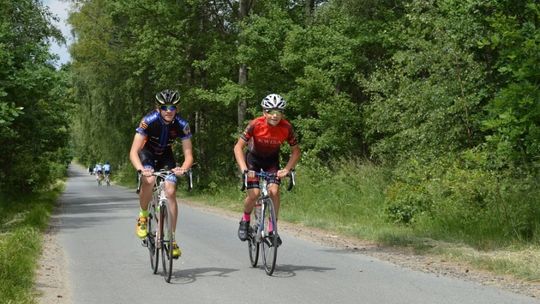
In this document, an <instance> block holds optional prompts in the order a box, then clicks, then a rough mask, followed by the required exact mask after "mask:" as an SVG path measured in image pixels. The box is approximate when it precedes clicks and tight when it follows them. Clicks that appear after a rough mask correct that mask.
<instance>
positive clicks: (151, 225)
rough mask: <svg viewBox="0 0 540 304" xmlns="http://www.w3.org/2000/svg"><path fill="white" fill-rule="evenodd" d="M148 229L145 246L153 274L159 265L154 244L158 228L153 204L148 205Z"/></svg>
mask: <svg viewBox="0 0 540 304" xmlns="http://www.w3.org/2000/svg"><path fill="white" fill-rule="evenodd" d="M147 227H148V228H147V229H148V231H147V235H146V246H148V254H149V255H150V268H151V269H152V272H153V273H154V274H156V273H157V271H158V265H159V255H158V253H159V252H158V250H157V246H156V244H157V243H156V242H158V240H157V228H158V221H157V217H156V212H155V208H154V207H153V206H151V207H150V214H149V215H148V226H147Z"/></svg>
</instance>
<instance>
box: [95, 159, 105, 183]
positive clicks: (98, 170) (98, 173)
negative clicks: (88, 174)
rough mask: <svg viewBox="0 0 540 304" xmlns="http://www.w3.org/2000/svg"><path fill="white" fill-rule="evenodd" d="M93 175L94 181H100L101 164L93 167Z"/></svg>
mask: <svg viewBox="0 0 540 304" xmlns="http://www.w3.org/2000/svg"><path fill="white" fill-rule="evenodd" d="M94 174H95V175H96V180H100V179H102V174H103V166H102V165H101V163H97V164H96V166H95V167H94Z"/></svg>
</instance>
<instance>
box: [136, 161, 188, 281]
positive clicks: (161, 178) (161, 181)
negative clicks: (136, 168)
mask: <svg viewBox="0 0 540 304" xmlns="http://www.w3.org/2000/svg"><path fill="white" fill-rule="evenodd" d="M152 175H153V176H155V177H156V181H155V183H154V188H153V191H152V200H151V201H150V204H149V207H148V213H149V214H148V221H147V225H146V229H147V235H146V238H145V239H144V240H143V246H146V247H147V248H148V252H149V254H150V267H151V268H152V271H153V273H154V274H157V273H158V270H159V257H160V255H161V261H162V267H163V276H164V278H165V281H166V282H167V283H170V281H171V276H172V265H173V260H174V258H173V254H172V252H173V250H172V244H173V242H174V241H175V240H174V234H173V232H174V231H172V224H173V223H172V215H171V213H170V212H169V200H168V199H167V196H166V195H165V179H166V178H167V176H169V175H174V173H173V172H172V171H171V170H166V169H165V170H160V171H156V172H154V173H152ZM183 176H186V177H187V178H188V186H187V187H188V191H190V190H191V189H192V188H193V175H192V172H191V170H188V171H187V172H186V173H184V175H183ZM137 185H138V186H137V194H138V193H139V192H140V186H141V172H138V174H137Z"/></svg>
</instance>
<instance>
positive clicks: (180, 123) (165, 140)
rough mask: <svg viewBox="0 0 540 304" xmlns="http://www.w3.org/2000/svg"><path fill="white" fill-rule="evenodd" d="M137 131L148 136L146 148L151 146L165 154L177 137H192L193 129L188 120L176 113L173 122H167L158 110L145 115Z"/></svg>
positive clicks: (157, 151) (155, 151)
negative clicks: (190, 127)
mask: <svg viewBox="0 0 540 304" xmlns="http://www.w3.org/2000/svg"><path fill="white" fill-rule="evenodd" d="M136 132H137V133H139V134H141V135H144V136H146V142H145V144H144V148H145V149H146V148H149V149H150V150H151V151H152V152H153V153H155V154H156V155H161V154H163V152H164V151H165V149H167V148H170V147H171V145H172V144H173V142H174V141H175V140H176V139H177V138H180V139H181V140H184V139H188V138H191V130H190V129H189V124H188V122H187V121H186V120H184V119H183V118H181V117H180V116H178V115H176V116H175V117H174V119H173V121H172V122H171V123H166V122H165V120H163V118H162V117H161V115H160V114H159V111H157V110H155V111H152V112H150V113H148V114H147V115H146V116H144V117H143V119H142V120H141V122H140V123H139V127H138V128H137V129H136Z"/></svg>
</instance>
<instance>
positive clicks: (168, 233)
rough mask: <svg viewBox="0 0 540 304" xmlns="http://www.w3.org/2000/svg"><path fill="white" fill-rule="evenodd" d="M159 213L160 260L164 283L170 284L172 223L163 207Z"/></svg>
mask: <svg viewBox="0 0 540 304" xmlns="http://www.w3.org/2000/svg"><path fill="white" fill-rule="evenodd" d="M160 212H161V214H162V216H163V246H162V249H161V260H162V263H163V277H164V278H165V282H167V283H170V282H171V277H172V265H173V256H172V242H173V238H172V229H171V228H172V227H171V226H172V225H171V224H172V221H171V219H170V213H169V212H168V210H167V208H166V207H165V206H161V208H160Z"/></svg>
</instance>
